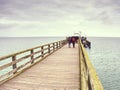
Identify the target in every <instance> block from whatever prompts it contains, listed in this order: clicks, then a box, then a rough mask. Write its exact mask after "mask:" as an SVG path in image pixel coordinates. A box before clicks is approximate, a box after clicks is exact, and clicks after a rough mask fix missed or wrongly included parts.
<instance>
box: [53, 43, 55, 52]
mask: <svg viewBox="0 0 120 90" xmlns="http://www.w3.org/2000/svg"><path fill="white" fill-rule="evenodd" d="M54 50H55V43H53V51H54Z"/></svg>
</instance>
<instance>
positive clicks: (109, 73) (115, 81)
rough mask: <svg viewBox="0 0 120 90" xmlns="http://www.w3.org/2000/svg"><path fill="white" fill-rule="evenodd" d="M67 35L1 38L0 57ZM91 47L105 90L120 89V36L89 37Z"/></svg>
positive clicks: (93, 59)
mask: <svg viewBox="0 0 120 90" xmlns="http://www.w3.org/2000/svg"><path fill="white" fill-rule="evenodd" d="M63 39H65V37H27V38H26V37H24V38H23V37H22V38H20V37H19V38H18V37H16V38H15V37H14V38H13V37H12V38H8V37H7V38H0V57H1V56H5V55H8V54H12V53H15V52H18V51H22V50H25V49H28V48H32V47H36V46H40V45H43V44H47V43H51V42H54V41H58V40H63ZM88 40H89V41H91V45H92V46H91V49H90V50H89V49H86V50H87V52H88V55H89V58H90V60H91V62H92V64H93V65H94V67H95V69H96V71H97V74H98V76H99V78H100V80H101V82H102V84H103V86H104V89H105V90H120V77H119V76H120V68H119V66H120V46H119V44H120V38H105V37H99V38H98V37H97V38H96V37H92V38H91V37H88Z"/></svg>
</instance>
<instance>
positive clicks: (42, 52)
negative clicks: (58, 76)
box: [41, 46, 44, 58]
mask: <svg viewBox="0 0 120 90" xmlns="http://www.w3.org/2000/svg"><path fill="white" fill-rule="evenodd" d="M41 55H42V58H43V57H44V46H42V47H41Z"/></svg>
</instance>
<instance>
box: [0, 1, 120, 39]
mask: <svg viewBox="0 0 120 90" xmlns="http://www.w3.org/2000/svg"><path fill="white" fill-rule="evenodd" d="M78 31H81V32H83V33H85V34H86V35H88V36H120V0H0V36H18V37H19V36H63V35H65V36H67V35H70V34H72V33H74V32H78Z"/></svg>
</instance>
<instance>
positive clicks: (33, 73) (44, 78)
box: [0, 45, 80, 90]
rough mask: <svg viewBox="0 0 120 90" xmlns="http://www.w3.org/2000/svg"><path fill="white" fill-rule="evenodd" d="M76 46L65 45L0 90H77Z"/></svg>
mask: <svg viewBox="0 0 120 90" xmlns="http://www.w3.org/2000/svg"><path fill="white" fill-rule="evenodd" d="M79 77H80V76H79V53H78V47H77V46H76V47H75V48H68V46H67V45H65V46H64V47H62V48H61V49H60V50H58V51H56V52H55V53H53V54H52V55H50V56H49V57H47V58H46V59H45V60H43V61H41V62H40V63H38V64H36V65H34V66H33V67H31V68H30V69H28V70H26V71H25V72H23V73H22V74H20V75H19V76H17V77H15V78H13V79H11V80H9V81H8V82H6V83H4V84H3V85H1V86H0V90H79V86H80V82H79Z"/></svg>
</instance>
